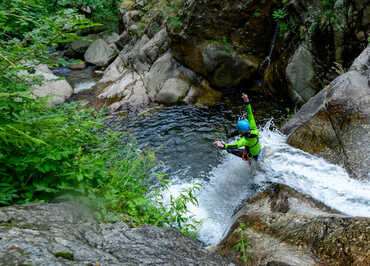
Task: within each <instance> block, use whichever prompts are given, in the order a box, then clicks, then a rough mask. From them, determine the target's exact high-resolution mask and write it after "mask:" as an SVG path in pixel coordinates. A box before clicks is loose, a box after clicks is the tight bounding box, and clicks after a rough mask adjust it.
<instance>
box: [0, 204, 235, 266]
mask: <svg viewBox="0 0 370 266" xmlns="http://www.w3.org/2000/svg"><path fill="white" fill-rule="evenodd" d="M0 264H1V265H233V264H231V263H229V262H228V261H227V260H226V259H224V258H222V257H220V256H218V255H215V254H212V253H210V252H209V251H207V250H206V249H205V248H203V247H202V246H201V245H200V244H199V243H198V242H196V241H194V240H192V239H190V238H188V237H185V236H183V235H182V234H181V233H180V232H178V231H177V230H174V229H170V228H160V227H155V226H149V225H144V226H142V227H139V228H130V227H129V226H128V225H126V224H124V223H122V222H115V223H106V224H99V223H98V222H97V221H96V220H95V218H94V217H93V215H92V211H91V210H89V209H87V208H86V207H84V206H82V205H79V204H76V203H55V204H30V205H22V206H12V207H3V208H0Z"/></svg>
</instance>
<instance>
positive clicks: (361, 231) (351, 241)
mask: <svg viewBox="0 0 370 266" xmlns="http://www.w3.org/2000/svg"><path fill="white" fill-rule="evenodd" d="M237 219H239V220H240V221H242V222H243V223H245V224H247V228H246V229H245V230H241V229H240V226H239V222H237V221H236V222H235V224H234V225H233V226H232V228H231V229H230V231H229V233H228V235H227V236H226V238H225V239H224V240H223V241H222V242H221V243H220V244H219V245H218V246H217V247H215V248H214V249H215V250H216V251H217V252H218V253H219V254H221V255H233V256H234V258H240V257H239V256H240V253H237V252H235V251H234V250H233V249H232V247H233V246H234V245H235V244H236V243H238V241H240V238H241V236H243V238H244V239H245V238H246V239H248V243H250V246H249V247H248V248H247V256H251V259H250V260H249V261H248V265H300V266H301V265H302V266H303V265H304V266H306V265H353V266H355V265H356V266H357V265H367V262H368V261H369V258H370V253H369V248H370V246H369V243H370V238H369V236H370V234H369V233H370V231H369V230H370V227H369V224H370V219H369V218H361V217H346V216H342V215H339V214H336V213H334V212H333V211H331V210H330V209H328V208H326V207H325V206H323V205H322V204H321V203H319V202H317V201H315V200H313V199H311V198H309V197H307V196H304V195H302V194H300V193H298V192H296V191H294V190H292V189H290V188H289V187H286V186H283V185H278V186H276V187H275V188H273V189H271V190H267V191H265V192H263V193H261V194H259V195H257V196H256V197H255V198H253V199H251V200H249V201H248V202H247V203H246V204H245V206H244V207H242V208H241V209H240V210H239V211H238V213H236V214H235V220H237Z"/></svg>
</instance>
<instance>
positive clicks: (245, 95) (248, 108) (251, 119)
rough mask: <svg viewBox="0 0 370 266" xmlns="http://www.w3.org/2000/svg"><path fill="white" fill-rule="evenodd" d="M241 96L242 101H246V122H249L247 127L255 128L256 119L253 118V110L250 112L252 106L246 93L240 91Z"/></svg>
mask: <svg viewBox="0 0 370 266" xmlns="http://www.w3.org/2000/svg"><path fill="white" fill-rule="evenodd" d="M242 98H243V100H244V102H245V103H246V105H247V107H246V109H247V113H248V122H249V127H250V129H251V130H252V129H257V125H256V121H255V120H254V116H253V112H252V106H251V104H250V103H249V98H248V95H247V94H245V93H242Z"/></svg>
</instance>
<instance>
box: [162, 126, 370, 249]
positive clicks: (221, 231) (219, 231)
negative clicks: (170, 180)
mask: <svg viewBox="0 0 370 266" xmlns="http://www.w3.org/2000/svg"><path fill="white" fill-rule="evenodd" d="M270 126H271V123H270V122H268V123H267V124H266V125H265V127H264V128H263V129H262V130H261V143H262V145H263V156H262V160H261V161H260V162H259V163H258V164H257V165H254V166H253V165H252V168H250V167H249V165H248V163H247V162H245V161H242V160H241V159H240V158H238V157H236V156H233V155H231V154H227V153H226V152H224V151H222V152H223V153H224V157H223V160H222V161H221V163H220V164H219V165H217V166H216V167H214V168H213V169H212V170H211V172H210V173H209V174H208V178H209V181H208V182H206V181H204V180H203V179H201V180H198V181H199V183H201V184H202V185H203V189H202V190H201V191H200V192H199V193H198V195H197V199H198V201H199V206H194V205H191V206H189V210H190V214H191V215H193V216H194V217H195V218H196V219H200V220H202V222H203V224H202V227H201V229H200V232H199V239H200V240H201V241H202V242H204V243H205V244H206V245H214V244H217V243H218V242H219V241H220V240H221V239H222V237H223V236H224V235H225V233H226V232H227V230H228V229H229V227H230V226H231V225H232V223H233V222H234V220H233V217H232V215H233V212H234V210H235V209H236V208H237V207H238V205H239V204H240V203H241V202H242V201H243V200H244V199H245V198H250V197H251V196H253V195H256V194H257V193H258V192H260V191H262V190H263V189H265V188H266V187H267V186H268V184H269V183H271V182H274V183H280V184H285V185H287V186H290V187H292V188H294V189H295V190H297V191H299V192H301V193H303V194H306V195H310V196H311V197H313V198H315V199H316V200H318V201H321V202H323V203H324V204H326V205H327V206H329V207H331V208H333V209H336V210H338V211H340V212H342V213H343V214H347V215H350V216H365V217H370V183H365V182H359V181H356V180H354V179H351V178H350V177H349V176H348V175H347V173H346V172H345V171H344V170H343V169H342V168H341V167H339V166H336V165H333V164H330V163H328V162H326V161H325V160H323V159H321V158H318V157H315V156H313V155H310V154H308V153H305V152H303V151H301V150H298V149H295V148H293V147H291V146H289V145H288V144H286V137H285V136H284V135H283V134H281V133H280V132H279V131H277V130H270ZM177 181H178V183H175V184H173V185H172V186H171V187H170V189H169V191H168V192H167V193H168V194H171V195H173V196H176V195H178V194H179V193H180V192H181V190H182V189H185V188H188V187H189V186H190V184H189V183H188V182H184V183H181V180H177ZM192 181H194V180H192ZM166 196H168V195H166Z"/></svg>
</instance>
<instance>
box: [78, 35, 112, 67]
mask: <svg viewBox="0 0 370 266" xmlns="http://www.w3.org/2000/svg"><path fill="white" fill-rule="evenodd" d="M117 54H118V51H117V48H116V47H115V45H114V44H108V43H107V42H105V41H104V40H102V39H98V40H96V41H95V42H93V43H92V44H91V45H90V46H89V48H88V49H87V51H86V52H85V55H84V58H85V61H86V62H89V63H91V64H94V65H96V66H107V65H108V64H109V63H110V62H112V61H113V59H114V58H115V57H116V56H117Z"/></svg>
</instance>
